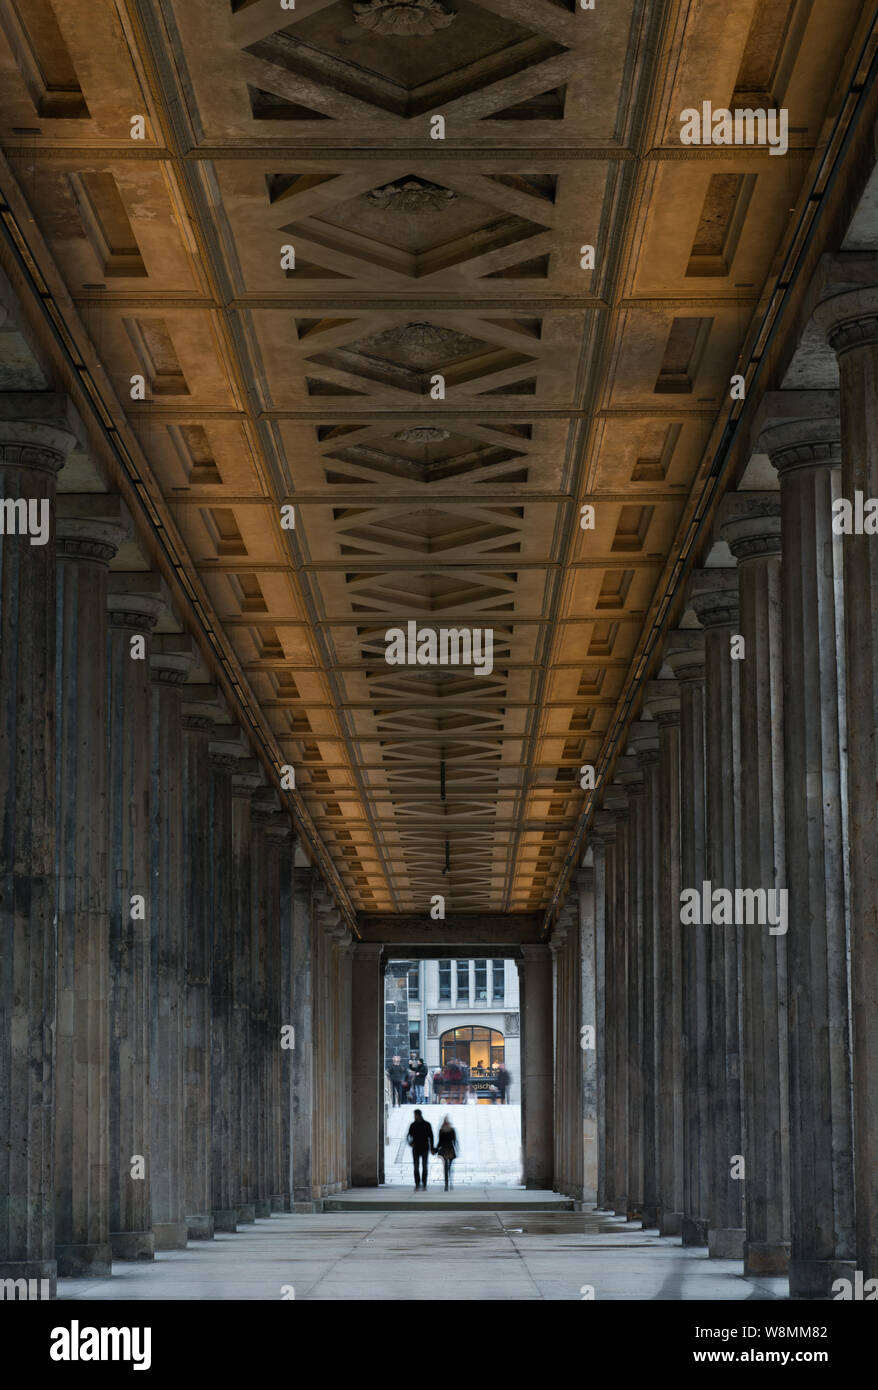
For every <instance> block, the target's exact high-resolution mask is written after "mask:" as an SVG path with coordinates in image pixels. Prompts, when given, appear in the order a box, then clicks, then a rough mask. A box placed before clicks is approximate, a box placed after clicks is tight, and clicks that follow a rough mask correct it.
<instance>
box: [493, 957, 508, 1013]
mask: <svg viewBox="0 0 878 1390" xmlns="http://www.w3.org/2000/svg"><path fill="white" fill-rule="evenodd" d="M491 976H492V979H491V997H492V999H493V1000H494V1002H495V1004H502V1003H503V1000H504V997H505V992H506V989H505V986H506V970H505V966H504V962H503V961H502V960H492V961H491Z"/></svg>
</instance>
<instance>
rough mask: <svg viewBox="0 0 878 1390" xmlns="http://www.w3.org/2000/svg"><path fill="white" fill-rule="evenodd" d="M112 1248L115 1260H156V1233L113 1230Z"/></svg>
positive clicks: (111, 1233)
mask: <svg viewBox="0 0 878 1390" xmlns="http://www.w3.org/2000/svg"><path fill="white" fill-rule="evenodd" d="M110 1249H111V1250H112V1252H113V1259H114V1260H154V1259H155V1234H154V1233H153V1232H152V1231H111V1232H110Z"/></svg>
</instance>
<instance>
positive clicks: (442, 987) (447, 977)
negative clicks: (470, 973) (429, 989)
mask: <svg viewBox="0 0 878 1390" xmlns="http://www.w3.org/2000/svg"><path fill="white" fill-rule="evenodd" d="M439 999H440V1001H441V1002H442V1003H448V1004H450V1003H451V961H450V960H440V962H439Z"/></svg>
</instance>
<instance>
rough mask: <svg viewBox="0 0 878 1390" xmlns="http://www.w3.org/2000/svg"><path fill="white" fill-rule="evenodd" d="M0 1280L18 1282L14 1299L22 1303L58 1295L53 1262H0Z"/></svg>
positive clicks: (56, 1274) (56, 1270) (55, 1268)
mask: <svg viewBox="0 0 878 1390" xmlns="http://www.w3.org/2000/svg"><path fill="white" fill-rule="evenodd" d="M0 1279H15V1280H17V1281H19V1282H18V1286H17V1288H16V1291H15V1297H16V1298H17V1299H18V1298H20V1299H21V1300H22V1301H24V1300H27V1301H28V1302H32V1301H35V1300H39V1299H45V1298H55V1297H56V1296H57V1293H58V1284H57V1279H58V1266H57V1263H56V1261H55V1260H3V1261H0ZM5 1287H6V1285H4V1288H5Z"/></svg>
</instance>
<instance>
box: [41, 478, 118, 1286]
mask: <svg viewBox="0 0 878 1390" xmlns="http://www.w3.org/2000/svg"><path fill="white" fill-rule="evenodd" d="M124 537H125V527H124V525H123V523H122V511H121V504H120V502H119V499H118V497H111V496H109V495H106V494H103V493H89V494H86V495H85V496H82V497H81V496H79V495H76V494H68V495H65V496H63V497H59V498H58V499H57V503H56V549H57V556H58V575H57V590H58V632H57V666H56V691H57V704H56V726H55V732H56V742H55V750H56V752H55V757H56V769H57V771H56V796H57V799H56V803H55V815H56V821H55V835H56V856H57V857H56V863H57V867H58V1011H57V1021H56V1031H55V1043H56V1049H57V1051H56V1057H57V1064H56V1070H55V1198H56V1205H55V1240H56V1255H57V1260H58V1273H59V1275H66V1276H68V1277H79V1276H94V1275H98V1274H110V1273H111V1262H112V1252H111V1250H110V1226H109V1220H110V1124H109V1120H110V1108H109V1107H110V999H109V995H110V918H109V904H108V899H107V889H108V872H107V871H108V864H109V852H110V821H109V782H108V766H107V664H106V651H107V566H108V564H109V561H110V560H111V559H112V557H113V556H114V555H115V553H116V551H117V549H118V547H119V545H120V544H121V542H122V540H123V539H124Z"/></svg>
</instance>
